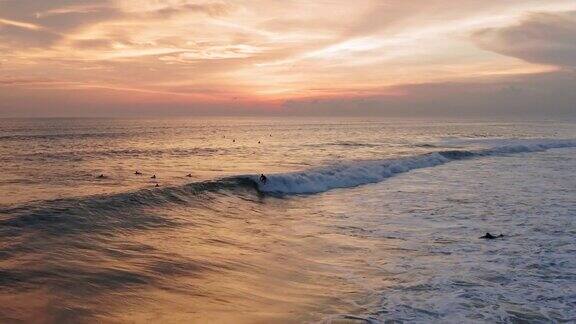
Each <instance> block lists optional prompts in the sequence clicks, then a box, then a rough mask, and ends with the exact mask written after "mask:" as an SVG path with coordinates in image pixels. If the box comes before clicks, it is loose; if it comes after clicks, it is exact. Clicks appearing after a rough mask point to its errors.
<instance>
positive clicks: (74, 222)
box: [0, 178, 255, 236]
mask: <svg viewBox="0 0 576 324" xmlns="http://www.w3.org/2000/svg"><path fill="white" fill-rule="evenodd" d="M241 188H242V189H254V188H255V184H254V182H253V181H252V180H249V179H246V178H225V179H220V180H215V181H204V182H195V183H190V184H187V185H183V186H180V187H166V188H154V189H141V190H137V191H133V192H124V193H120V194H114V195H98V196H89V197H79V198H68V199H58V200H50V201H39V202H34V203H29V204H24V205H20V206H15V207H7V208H1V209H0V236H5V235H16V234H18V233H19V232H21V231H26V230H29V229H37V230H40V231H42V232H50V233H52V234H58V235H73V234H79V233H85V232H90V233H93V234H98V233H103V234H105V233H108V232H110V231H114V230H116V231H126V230H138V229H140V230H142V229H152V228H158V227H170V226H176V225H177V224H176V223H175V221H173V220H169V219H166V218H164V217H161V216H159V215H157V214H155V213H153V212H150V211H148V209H149V208H153V207H159V206H166V205H169V204H188V203H191V202H193V201H196V202H198V201H199V199H198V198H201V199H205V200H206V199H209V197H208V195H207V194H209V193H215V192H220V191H231V190H232V191H238V190H239V189H241ZM3 215H5V216H3Z"/></svg>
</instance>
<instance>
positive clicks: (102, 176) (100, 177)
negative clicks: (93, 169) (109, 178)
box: [98, 174, 106, 179]
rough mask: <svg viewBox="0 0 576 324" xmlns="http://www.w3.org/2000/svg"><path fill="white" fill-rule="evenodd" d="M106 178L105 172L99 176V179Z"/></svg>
mask: <svg viewBox="0 0 576 324" xmlns="http://www.w3.org/2000/svg"><path fill="white" fill-rule="evenodd" d="M104 178H106V177H105V176H104V175H103V174H101V175H99V176H98V179H104Z"/></svg>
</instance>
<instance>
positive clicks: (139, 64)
mask: <svg viewBox="0 0 576 324" xmlns="http://www.w3.org/2000/svg"><path fill="white" fill-rule="evenodd" d="M574 10H575V4H574V1H573V0H550V1H532V0H510V1H501V0H499V1H496V0H488V1H476V0H464V1H458V2H457V3H455V2H454V1H447V0H434V1H406V0H404V1H395V0H393V1H381V0H359V1H355V2H354V3H353V4H351V3H350V2H349V1H339V0H321V1H302V0H288V1H263V0H247V1H216V2H213V1H191V0H190V1H188V0H138V1H136V0H118V1H105V0H82V1H66V0H59V1H34V0H0V64H1V65H0V96H2V97H3V98H4V100H3V102H2V103H0V113H3V114H5V115H14V114H16V115H17V114H19V113H21V112H26V113H32V114H41V115H42V114H45V115H50V114H51V113H54V114H72V115H73V114H75V113H76V114H82V113H83V112H84V111H83V108H82V107H81V106H86V105H88V106H93V107H94V109H96V110H98V109H101V106H100V105H106V107H108V108H106V109H108V110H109V111H112V112H122V109H123V108H122V107H125V106H126V105H131V106H136V107H139V106H142V105H144V106H150V105H154V106H156V107H158V106H159V105H162V107H164V108H163V109H167V110H170V109H171V107H177V108H178V109H179V110H180V111H184V112H186V111H189V112H195V111H205V112H210V111H212V110H213V109H216V108H214V107H224V106H225V107H227V108H226V109H224V110H225V111H231V112H242V111H243V110H250V109H254V108H255V107H258V109H261V110H262V111H270V110H275V109H283V108H285V107H286V105H287V103H288V105H290V104H292V105H293V104H294V103H300V102H304V106H306V103H307V102H308V103H309V102H310V101H311V100H321V101H322V100H336V99H343V100H350V98H369V99H373V98H374V97H378V98H379V100H380V99H381V98H384V99H383V100H387V99H386V98H387V97H388V96H395V97H397V96H398V95H401V96H406V98H408V99H415V98H418V94H414V93H412V91H410V90H409V89H406V88H411V87H414V86H415V85H432V86H435V85H441V84H445V83H448V84H450V86H453V85H454V84H455V83H456V84H461V85H462V86H465V85H468V84H470V83H473V84H478V83H483V84H485V83H494V84H498V85H499V84H500V83H501V82H502V80H505V81H507V82H508V81H510V80H512V81H511V82H514V83H515V84H516V83H517V82H520V83H522V82H524V80H525V78H527V77H529V78H530V77H534V76H536V77H537V76H539V75H545V74H550V73H552V74H555V73H564V72H566V71H572V69H571V68H573V67H574V65H575V63H576V62H575V61H574V57H576V50H575V49H574V46H573V43H572V46H570V45H569V44H570V42H571V41H573V40H574V39H573V38H574V37H573V36H571V37H572V38H571V39H554V37H552V38H549V37H548V38H547V37H543V36H542V35H546V34H547V33H549V29H553V28H562V29H563V30H567V32H566V35H568V31H571V30H572V31H573V30H576V14H575V12H576V11H574ZM560 25H561V26H560ZM558 35H559V34H558ZM572 35H573V34H572ZM566 37H569V36H566ZM562 42H564V43H562ZM512 47H513V48H512ZM568 57H572V59H569V58H568ZM571 73H572V72H571ZM455 91H456V90H455ZM456 92H459V91H456ZM95 98H98V103H94V100H95ZM418 100H420V99H418ZM422 100H424V99H422ZM39 105H44V106H46V107H44V108H41V107H38V106H39ZM307 109H314V108H313V107H310V108H307ZM216 110H217V109H216Z"/></svg>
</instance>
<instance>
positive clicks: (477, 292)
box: [0, 119, 576, 323]
mask: <svg viewBox="0 0 576 324" xmlns="http://www.w3.org/2000/svg"><path fill="white" fill-rule="evenodd" d="M22 148H26V149H22ZM0 153H1V154H0V161H1V162H2V166H3V173H4V174H3V178H2V179H0V237H1V239H0V302H1V304H0V305H2V306H0V322H3V323H4V322H6V323H10V322H44V323H66V322H73V323H77V322H88V323H89V322H103V323H119V322H137V323H146V322H151V321H155V322H163V323H181V322H192V323H205V322H211V323H229V322H235V323H262V322H278V323H303V322H304V323H317V322H321V323H349V322H353V323H384V322H387V321H395V322H406V323H430V322H441V323H494V322H500V323H515V322H527V323H549V322H572V321H576V312H575V311H574V310H575V309H576V277H575V276H574V273H576V259H575V258H574V253H575V252H576V239H575V237H576V227H575V225H574V215H575V212H576V182H575V181H574V178H575V177H574V176H575V175H576V174H575V173H574V170H576V125H575V124H572V123H568V122H486V121H449V122H447V121H415V120H361V119H360V120H355V119H330V120H314V119H288V120H280V119H234V120H231V119H203V120H184V119H178V120H162V119H158V120H128V119H126V120H121V119H50V120H36V119H21V120H0ZM136 170H137V171H139V172H140V173H142V175H137V174H134V173H135V171H136ZM262 173H263V174H265V175H266V176H267V179H268V180H267V182H266V183H262V182H260V181H259V176H260V174H262ZM100 174H102V175H104V178H99V177H98V176H99V175H100ZM153 175H155V177H152V176H153ZM486 232H491V233H493V234H500V233H502V234H504V239H499V240H493V241H486V240H482V239H480V238H479V237H480V236H481V235H483V234H484V233H486Z"/></svg>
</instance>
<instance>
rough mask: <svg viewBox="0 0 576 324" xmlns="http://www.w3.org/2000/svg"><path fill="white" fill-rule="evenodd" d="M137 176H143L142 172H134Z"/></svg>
mask: <svg viewBox="0 0 576 324" xmlns="http://www.w3.org/2000/svg"><path fill="white" fill-rule="evenodd" d="M134 174H135V175H142V172H140V171H138V170H136V172H134Z"/></svg>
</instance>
